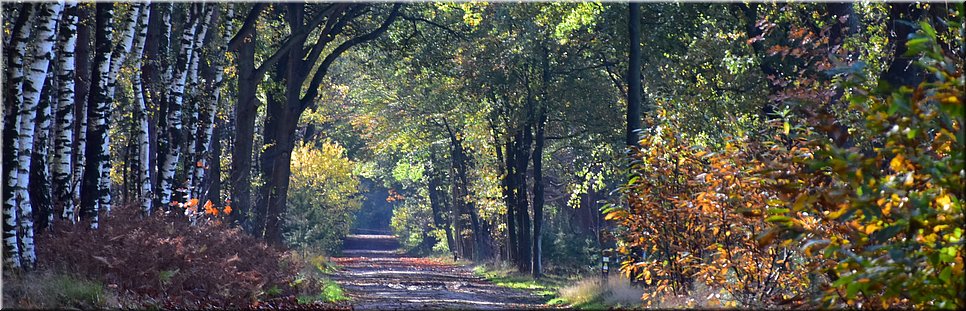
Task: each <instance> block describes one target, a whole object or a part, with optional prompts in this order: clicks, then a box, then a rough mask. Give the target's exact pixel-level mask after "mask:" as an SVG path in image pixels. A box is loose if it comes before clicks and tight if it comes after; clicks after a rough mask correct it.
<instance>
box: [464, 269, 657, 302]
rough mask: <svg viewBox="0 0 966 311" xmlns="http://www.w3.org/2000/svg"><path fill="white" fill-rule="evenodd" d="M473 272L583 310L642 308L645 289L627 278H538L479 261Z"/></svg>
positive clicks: (551, 300)
mask: <svg viewBox="0 0 966 311" xmlns="http://www.w3.org/2000/svg"><path fill="white" fill-rule="evenodd" d="M473 272H474V273H475V274H476V275H478V276H481V277H483V278H484V279H486V280H488V281H490V282H493V283H494V284H496V285H497V286H502V287H507V288H514V289H523V290H528V291H531V292H533V293H535V294H537V295H541V296H543V297H544V298H546V299H547V301H546V302H545V304H546V305H549V306H560V307H566V308H573V309H581V310H606V309H612V308H618V309H627V308H638V307H639V306H640V300H639V299H640V297H641V294H642V291H641V290H640V289H636V288H634V287H633V286H630V285H629V284H627V282H628V281H627V280H626V279H621V278H619V277H615V276H612V277H611V278H609V279H608V280H607V281H606V282H601V281H600V279H599V278H598V277H597V276H589V277H579V276H571V277H565V276H559V275H544V276H543V277H540V278H537V279H534V278H533V277H532V276H530V275H529V274H525V273H520V272H517V271H516V268H515V267H511V266H506V265H498V266H494V265H478V266H476V267H474V268H473Z"/></svg>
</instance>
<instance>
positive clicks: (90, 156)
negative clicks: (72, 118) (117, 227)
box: [81, 3, 114, 229]
mask: <svg viewBox="0 0 966 311" xmlns="http://www.w3.org/2000/svg"><path fill="white" fill-rule="evenodd" d="M96 9H97V17H96V19H97V25H96V26H95V27H96V28H95V30H94V37H95V40H96V41H95V49H94V50H95V51H94V65H93V70H92V77H91V91H90V95H89V99H88V107H87V116H88V121H89V123H90V124H89V126H88V127H89V128H88V131H87V146H86V147H87V151H86V153H87V165H86V167H85V169H84V179H83V180H84V186H83V191H82V193H81V206H84V207H88V208H89V209H85V210H82V212H83V213H86V214H87V216H88V217H89V218H90V219H91V228H92V229H97V226H98V211H99V210H100V208H101V207H104V208H105V209H106V208H107V206H108V205H110V204H111V188H110V186H111V184H110V183H111V179H110V165H111V164H110V156H111V154H110V152H109V150H108V145H107V135H108V124H107V116H108V110H109V109H110V108H111V106H112V103H113V99H112V98H111V97H110V94H109V93H108V91H109V89H108V82H110V77H108V75H109V74H110V70H111V47H112V40H113V38H114V27H113V19H114V4H113V3H98V4H97V8H96Z"/></svg>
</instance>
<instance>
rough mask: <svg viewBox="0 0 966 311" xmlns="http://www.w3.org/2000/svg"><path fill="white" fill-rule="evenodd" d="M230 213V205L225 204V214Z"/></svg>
mask: <svg viewBox="0 0 966 311" xmlns="http://www.w3.org/2000/svg"><path fill="white" fill-rule="evenodd" d="M228 214H231V205H228V206H225V215H228Z"/></svg>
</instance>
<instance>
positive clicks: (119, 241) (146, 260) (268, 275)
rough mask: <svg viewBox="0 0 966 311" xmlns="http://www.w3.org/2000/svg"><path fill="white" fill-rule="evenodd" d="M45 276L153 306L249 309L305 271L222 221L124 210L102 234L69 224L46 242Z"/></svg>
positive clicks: (45, 236)
mask: <svg viewBox="0 0 966 311" xmlns="http://www.w3.org/2000/svg"><path fill="white" fill-rule="evenodd" d="M37 244H38V245H42V247H38V248H37V250H38V258H39V260H40V261H39V269H41V270H50V271H57V272H58V273H65V274H69V275H77V276H78V277H82V278H86V279H89V280H92V281H94V282H97V283H101V284H106V285H107V286H108V287H111V288H116V290H117V292H119V293H123V294H125V295H132V296H133V297H134V299H135V300H138V301H139V302H141V303H142V304H145V305H151V304H153V305H156V306H160V307H182V308H200V307H207V306H219V307H235V308H242V307H249V306H250V305H251V304H252V303H253V302H254V301H256V300H257V299H259V298H266V297H259V293H261V292H263V291H266V289H267V288H270V287H273V286H275V287H277V288H280V289H288V288H290V287H289V286H288V284H290V283H291V279H292V277H293V276H294V275H295V271H297V270H298V264H297V263H295V262H292V261H290V260H289V258H288V257H289V256H288V254H287V253H286V252H284V251H282V250H280V249H277V248H274V247H270V246H268V245H266V244H265V243H264V242H262V241H260V240H258V239H256V238H254V237H252V236H250V235H247V234H245V233H244V232H242V231H241V230H240V229H235V228H228V227H227V226H225V225H224V224H221V223H220V222H217V221H206V222H200V223H198V224H197V225H194V226H192V225H190V224H189V221H188V219H187V217H185V216H183V215H181V213H177V212H170V213H166V212H158V213H155V214H154V215H152V216H150V217H143V216H141V215H140V214H139V212H138V209H137V208H135V207H130V206H129V207H121V208H116V209H115V210H114V211H112V214H111V215H110V216H108V217H104V218H103V219H102V225H101V228H100V229H98V230H91V229H89V228H88V225H86V224H83V223H78V224H74V225H71V224H66V223H65V224H63V225H59V226H56V227H54V228H53V229H52V230H51V231H48V232H44V233H42V234H40V235H38V238H37Z"/></svg>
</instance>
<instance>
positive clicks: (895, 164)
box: [889, 154, 909, 172]
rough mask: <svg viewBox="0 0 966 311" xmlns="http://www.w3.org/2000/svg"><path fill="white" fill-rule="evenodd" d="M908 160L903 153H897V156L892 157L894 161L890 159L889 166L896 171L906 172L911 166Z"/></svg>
mask: <svg viewBox="0 0 966 311" xmlns="http://www.w3.org/2000/svg"><path fill="white" fill-rule="evenodd" d="M908 162H909V161H907V160H906V157H904V156H902V154H897V155H896V157H895V158H892V161H889V168H891V169H892V170H893V171H896V172H905V171H906V168H907V167H908V166H909V164H908Z"/></svg>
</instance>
